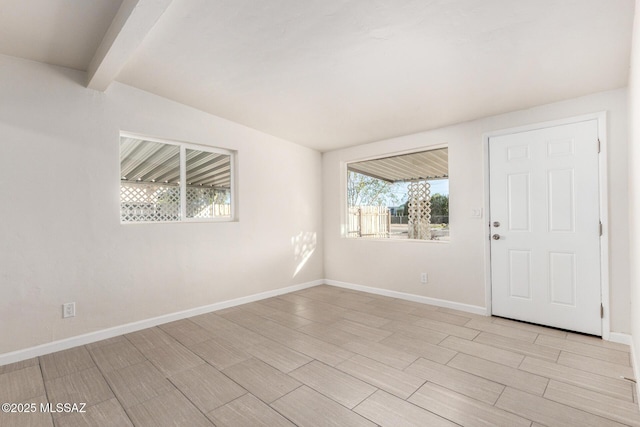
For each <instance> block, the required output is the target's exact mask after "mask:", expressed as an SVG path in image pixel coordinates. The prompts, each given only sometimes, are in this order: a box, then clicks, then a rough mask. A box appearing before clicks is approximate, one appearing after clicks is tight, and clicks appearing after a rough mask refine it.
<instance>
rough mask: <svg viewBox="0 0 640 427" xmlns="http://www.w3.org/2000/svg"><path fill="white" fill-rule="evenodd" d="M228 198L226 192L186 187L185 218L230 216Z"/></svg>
mask: <svg viewBox="0 0 640 427" xmlns="http://www.w3.org/2000/svg"><path fill="white" fill-rule="evenodd" d="M228 197H229V192H228V190H220V189H217V188H198V187H187V218H215V217H219V216H230V215H231V205H230V204H229V203H225V202H227V200H228Z"/></svg>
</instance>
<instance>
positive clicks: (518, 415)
mask: <svg viewBox="0 0 640 427" xmlns="http://www.w3.org/2000/svg"><path fill="white" fill-rule="evenodd" d="M426 383H431V384H435V385H436V386H438V387H442V388H444V389H447V390H449V391H451V392H453V393H456V394H459V395H461V396H463V397H465V398H467V399H471V400H473V401H475V402H477V403H479V404H480V405H487V406H488V407H490V408H495V409H496V410H500V411H504V412H505V413H509V414H511V415H515V416H517V417H518V418H521V419H523V420H526V421H529V423H530V424H531V423H533V421H532V420H530V419H528V418H526V417H524V416H523V415H522V414H518V413H515V412H510V411H507V410H505V409H504V408H500V407H498V406H496V403H497V402H498V400H500V397H502V394H503V393H504V391H505V390H506V389H507V386H504V387H503V388H502V390H501V391H500V394H499V395H498V397H496V400H495V401H494V402H493V403H488V402H485V401H483V400H479V399H476V398H475V397H472V396H467V395H466V394H462V393H460V392H459V391H456V390H452V389H450V388H449V387H445V386H443V385H441V384H438V383H435V382H432V381H427V382H426ZM426 383H425V384H426ZM422 386H424V384H423V385H422ZM422 386H421V387H420V388H422ZM416 392H417V390H416ZM414 394H415V393H414ZM412 396H413V395H412ZM410 398H411V397H409V398H408V399H410ZM410 403H414V402H410ZM414 404H415V405H417V406H419V407H421V408H423V409H426V410H428V409H427V408H424V407H423V406H420V404H418V403H414ZM436 414H437V413H436ZM437 415H439V416H440V417H442V418H445V417H444V416H443V415H440V414H437ZM446 419H447V420H448V421H451V422H452V423H455V424H459V423H456V422H455V421H454V420H451V419H449V418H446Z"/></svg>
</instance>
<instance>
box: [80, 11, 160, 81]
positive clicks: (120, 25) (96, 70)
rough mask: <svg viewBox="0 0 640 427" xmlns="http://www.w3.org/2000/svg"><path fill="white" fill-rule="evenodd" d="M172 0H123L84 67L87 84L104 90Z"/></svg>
mask: <svg viewBox="0 0 640 427" xmlns="http://www.w3.org/2000/svg"><path fill="white" fill-rule="evenodd" d="M171 1H172V0H124V1H123V2H122V5H121V6H120V9H118V13H116V16H115V18H113V21H112V22H111V25H110V26H109V29H108V30H107V32H106V33H105V35H104V37H103V38H102V42H101V43H100V46H98V49H97V50H96V52H95V54H94V55H93V58H92V59H91V62H90V63H89V67H88V69H87V87H88V88H90V89H95V90H99V91H105V90H106V89H107V88H108V87H109V85H110V84H111V82H112V81H113V80H115V78H116V77H117V76H118V73H120V70H122V68H123V67H124V66H125V64H126V63H127V60H128V59H129V58H130V57H131V55H132V54H133V52H134V51H135V50H136V49H137V48H138V46H140V44H141V43H142V41H143V40H144V38H145V37H146V36H147V34H148V33H149V31H151V29H152V28H153V26H154V25H155V24H156V22H158V19H160V17H161V16H162V14H163V13H164V11H165V10H167V7H169V5H170V4H171Z"/></svg>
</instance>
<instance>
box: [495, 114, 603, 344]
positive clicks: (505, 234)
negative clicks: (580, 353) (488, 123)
mask: <svg viewBox="0 0 640 427" xmlns="http://www.w3.org/2000/svg"><path fill="white" fill-rule="evenodd" d="M598 147H599V142H598V122H597V120H588V121H583V122H578V123H573V124H566V125H560V126H553V127H548V128H544V129H538V130H532V131H527V132H520V133H514V134H510V135H504V136H497V137H491V138H490V139H489V161H490V196H489V197H490V207H491V215H490V221H491V224H490V230H491V237H492V239H491V283H492V286H491V289H492V296H491V299H492V313H493V314H494V315H497V316H503V317H508V318H512V319H518V320H524V321H527V322H532V323H538V324H543V325H548V326H554V327H558V328H563V329H569V330H572V331H578V332H585V333H589V334H594V335H602V326H601V315H600V304H601V295H600V215H599V197H598V194H599V189H598V185H599V178H598V151H599V148H598Z"/></svg>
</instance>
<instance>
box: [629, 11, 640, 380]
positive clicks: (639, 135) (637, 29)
mask: <svg viewBox="0 0 640 427" xmlns="http://www.w3.org/2000/svg"><path fill="white" fill-rule="evenodd" d="M639 114H640V0H636V9H635V19H634V22H633V47H632V50H631V73H630V76H629V117H630V120H629V246H630V250H629V259H630V268H631V270H630V276H631V277H630V282H631V308H632V310H631V335H632V349H633V350H634V351H633V353H634V360H633V366H634V368H635V369H636V378H638V374H639V373H640V371H639V370H638V367H640V353H639V352H640V170H639V168H640V146H639V144H640V117H639V116H638V115H639Z"/></svg>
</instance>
